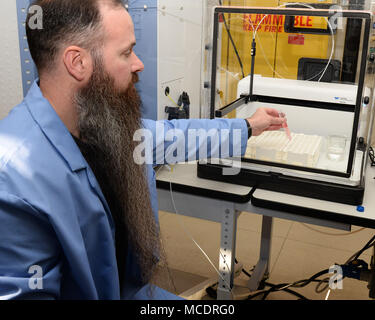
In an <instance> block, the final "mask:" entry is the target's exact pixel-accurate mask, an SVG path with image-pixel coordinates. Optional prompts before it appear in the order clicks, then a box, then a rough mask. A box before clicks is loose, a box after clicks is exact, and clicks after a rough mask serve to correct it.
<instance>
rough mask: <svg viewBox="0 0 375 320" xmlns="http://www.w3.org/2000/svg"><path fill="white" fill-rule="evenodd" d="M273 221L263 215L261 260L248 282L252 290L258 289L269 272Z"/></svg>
mask: <svg viewBox="0 0 375 320" xmlns="http://www.w3.org/2000/svg"><path fill="white" fill-rule="evenodd" d="M272 223H273V220H272V217H268V216H263V220H262V235H261V243H260V255H259V261H258V263H257V265H256V267H255V269H254V272H253V274H252V275H251V278H250V280H249V282H248V287H249V289H250V290H251V291H255V290H257V289H258V287H259V284H260V282H261V281H262V279H263V277H264V276H265V275H268V273H269V264H270V254H271V236H272Z"/></svg>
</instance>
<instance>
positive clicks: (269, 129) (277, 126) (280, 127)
mask: <svg viewBox="0 0 375 320" xmlns="http://www.w3.org/2000/svg"><path fill="white" fill-rule="evenodd" d="M282 128H283V126H280V125H271V126H269V127H268V128H267V129H266V131H274V130H280V129H282Z"/></svg>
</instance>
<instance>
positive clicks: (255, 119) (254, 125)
mask: <svg viewBox="0 0 375 320" xmlns="http://www.w3.org/2000/svg"><path fill="white" fill-rule="evenodd" d="M246 120H247V121H248V122H249V124H250V126H251V130H252V135H253V136H259V135H260V134H261V133H262V132H264V131H270V130H279V129H281V128H285V127H284V126H286V127H288V125H287V124H286V118H285V116H284V117H281V116H280V112H279V111H278V110H276V109H272V108H259V109H258V110H257V111H256V112H255V113H254V114H253V115H252V116H251V117H250V118H248V119H246Z"/></svg>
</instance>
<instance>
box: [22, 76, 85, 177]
mask: <svg viewBox="0 0 375 320" xmlns="http://www.w3.org/2000/svg"><path fill="white" fill-rule="evenodd" d="M38 82H39V80H38V79H37V80H35V81H34V83H33V85H32V86H31V88H30V90H29V92H28V94H27V96H26V97H25V100H24V101H25V103H26V106H27V108H28V109H29V111H30V114H31V116H32V117H33V119H34V120H35V122H36V123H37V124H38V125H39V127H40V128H41V130H42V131H43V133H44V134H45V135H46V137H47V138H48V140H49V141H50V142H51V143H52V144H53V145H54V146H55V148H56V149H57V150H58V152H59V153H60V154H61V155H62V157H63V158H64V159H65V160H66V161H67V162H68V164H69V166H70V169H71V170H72V171H77V170H81V169H84V168H86V167H87V164H86V161H85V159H84V158H83V155H82V153H81V152H80V150H79V148H78V146H77V144H76V143H75V141H74V139H73V137H72V136H71V134H70V132H69V130H68V129H67V127H66V126H65V125H64V123H63V122H62V121H61V119H60V117H59V116H58V114H57V113H56V111H55V109H54V108H53V107H52V106H51V104H50V103H49V101H48V100H47V99H46V98H45V97H44V96H43V94H42V92H41V90H40V88H39V85H38Z"/></svg>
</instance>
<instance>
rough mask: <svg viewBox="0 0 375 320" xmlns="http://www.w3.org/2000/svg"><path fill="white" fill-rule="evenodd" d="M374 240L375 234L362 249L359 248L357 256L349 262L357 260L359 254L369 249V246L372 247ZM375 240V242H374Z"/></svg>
mask: <svg viewBox="0 0 375 320" xmlns="http://www.w3.org/2000/svg"><path fill="white" fill-rule="evenodd" d="M374 240H375V236H373V237H372V238H371V239H370V240H369V241H368V242H367V243H366V244H365V245H364V247H363V248H362V249H361V250H359V251H358V252H357V253H356V254H355V256H354V257H353V259H350V260H349V261H348V263H349V262H351V261H354V260H357V259H358V258H359V256H360V255H361V254H362V253H363V252H364V251H366V250H367V249H369V248H371V247H372V246H373V245H374V244H375V242H374ZM373 242H374V243H373Z"/></svg>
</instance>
